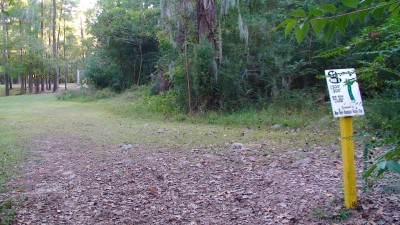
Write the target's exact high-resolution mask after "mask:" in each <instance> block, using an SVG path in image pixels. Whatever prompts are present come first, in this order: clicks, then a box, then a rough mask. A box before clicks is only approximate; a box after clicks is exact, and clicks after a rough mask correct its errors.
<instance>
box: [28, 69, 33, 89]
mask: <svg viewBox="0 0 400 225" xmlns="http://www.w3.org/2000/svg"><path fill="white" fill-rule="evenodd" d="M28 82H29V84H28V88H29V93H30V94H32V93H33V75H32V71H29V77H28Z"/></svg>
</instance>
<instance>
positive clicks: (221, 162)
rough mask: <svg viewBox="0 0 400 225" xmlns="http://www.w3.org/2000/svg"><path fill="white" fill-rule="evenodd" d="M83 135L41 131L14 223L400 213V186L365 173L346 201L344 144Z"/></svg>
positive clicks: (241, 220) (306, 220) (285, 219)
mask: <svg viewBox="0 0 400 225" xmlns="http://www.w3.org/2000/svg"><path fill="white" fill-rule="evenodd" d="M158 133H159V132H158ZM155 135H157V134H155ZM81 141H82V138H81V139H79V138H76V137H72V136H70V137H67V138H66V137H57V136H42V137H37V138H35V142H36V143H37V146H38V147H37V148H36V150H33V151H32V160H31V162H29V164H28V166H27V167H26V174H25V175H24V176H22V177H21V178H19V179H18V180H16V181H14V182H12V183H9V184H8V185H9V186H11V187H13V188H14V190H16V191H14V192H13V195H14V196H15V199H19V201H18V202H17V217H16V221H15V222H16V224H193V225H194V224H399V223H400V213H399V212H400V201H399V195H398V192H384V191H382V190H381V189H379V188H377V189H374V190H372V192H371V193H370V194H369V195H367V196H365V195H362V183H361V182H358V187H357V188H358V191H359V196H360V201H359V208H358V209H357V210H351V211H349V210H346V209H345V208H344V207H343V190H342V189H343V188H342V179H341V158H340V154H337V152H338V151H339V150H340V149H339V146H338V145H331V146H327V147H321V146H318V145H309V146H308V147H304V148H303V147H302V148H298V147H297V148H296V147H293V148H288V147H280V146H279V143H278V144H275V145H273V146H272V145H270V144H269V143H248V144H247V145H246V143H245V144H242V143H236V142H235V143H232V144H230V145H226V146H225V147H220V148H212V149H206V148H202V147H199V148H194V149H192V150H184V149H179V147H175V148H171V147H163V148H157V149H149V148H147V147H146V146H145V145H140V144H135V143H123V144H121V145H116V146H97V145H95V144H94V143H92V145H90V142H94V140H90V139H87V140H85V141H86V142H89V145H86V146H92V149H89V150H88V149H86V150H82V149H81ZM289 141H290V140H289ZM360 154H361V153H360ZM357 163H358V165H357V168H362V166H361V163H362V162H361V159H360V158H357ZM361 173H362V171H358V179H359V180H360V178H361ZM21 187H23V188H22V190H21Z"/></svg>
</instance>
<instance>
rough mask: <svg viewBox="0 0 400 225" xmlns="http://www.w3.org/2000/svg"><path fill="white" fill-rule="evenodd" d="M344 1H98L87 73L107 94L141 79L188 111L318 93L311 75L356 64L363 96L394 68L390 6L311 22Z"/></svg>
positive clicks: (317, 79)
mask: <svg viewBox="0 0 400 225" xmlns="http://www.w3.org/2000/svg"><path fill="white" fill-rule="evenodd" d="M343 2H345V3H346V4H347V5H350V6H354V4H353V1H339V0H336V1H329V4H325V1H318V0H307V1H296V0H288V1H265V0H220V1H216V0H197V1H189V0H162V1H151V0H149V1H135V2H132V1H128V0H120V1H113V0H107V1H106V0H99V1H98V3H97V5H96V7H95V9H94V10H93V11H92V13H91V17H90V18H89V21H88V22H89V27H90V31H89V32H90V33H91V35H92V36H93V38H94V39H93V40H95V41H93V43H94V46H93V47H94V48H93V52H92V53H93V54H91V55H90V56H89V58H88V60H87V71H86V72H87V75H88V76H89V78H90V80H91V82H92V83H93V84H95V85H96V86H97V87H100V88H105V87H110V88H112V89H113V90H116V91H122V90H125V89H127V88H129V87H130V86H131V85H142V84H149V83H150V84H151V85H152V86H154V88H153V94H158V93H168V94H167V95H168V96H170V97H171V98H173V99H174V101H175V102H176V103H177V104H178V105H179V106H180V107H181V108H182V109H183V110H186V111H188V112H199V111H206V110H209V109H214V110H215V109H216V110H235V109H240V108H243V107H248V106H249V105H251V106H257V105H263V104H265V103H267V102H271V101H273V100H274V99H277V98H281V97H287V98H290V96H291V95H292V94H293V91H295V92H296V91H297V93H298V92H301V93H302V94H304V95H306V94H309V93H311V92H314V91H316V90H320V92H323V90H324V88H325V86H324V80H323V79H321V76H320V75H322V74H323V71H324V70H325V69H329V68H347V67H356V68H358V69H359V70H358V73H359V74H360V75H362V77H363V78H362V79H361V83H362V86H363V88H364V89H365V90H364V91H365V93H370V92H375V91H376V90H378V89H383V87H387V88H389V86H390V85H389V84H388V82H389V83H390V82H391V83H392V84H393V83H395V80H396V76H398V74H399V68H398V65H399V64H398V63H397V62H398V60H399V59H398V57H397V56H396V54H395V52H398V50H397V48H395V49H393V48H392V47H391V45H392V44H394V43H395V42H396V40H398V39H397V38H398V32H397V31H396V30H395V27H397V26H398V17H389V16H388V15H392V14H393V13H392V12H393V10H394V9H391V11H389V10H379V11H376V12H374V13H373V12H372V11H370V14H365V13H364V14H362V15H360V14H356V16H357V18H358V17H361V16H362V19H359V20H358V19H356V20H354V21H353V19H354V18H353V17H352V16H349V17H344V19H340V18H339V19H338V20H337V21H336V20H335V21H333V20H328V19H326V20H325V19H324V18H321V19H318V20H316V18H317V17H318V16H319V17H321V16H327V17H331V18H335V16H336V13H346V12H347V11H348V10H349V7H348V6H347V5H346V4H343ZM356 2H358V1H356ZM362 2H363V3H362V5H363V7H364V6H365V7H372V6H376V5H379V4H381V2H383V1H362ZM318 6H320V7H318ZM378 8H379V7H378ZM350 9H351V8H350ZM308 11H310V12H311V13H310V14H309V15H310V17H307V16H308V15H306V12H307V14H308ZM290 12H292V13H290ZM363 12H364V11H363ZM288 16H290V17H292V18H294V19H290V18H289V20H286V19H287V18H288ZM388 17H389V18H390V19H388V20H387V19H386V18H388ZM297 19H298V20H297ZM313 19H314V20H313ZM350 20H351V22H349V21H350ZM282 21H284V22H283V23H281V22H282ZM298 21H300V22H298ZM302 21H307V23H304V22H302ZM310 21H311V25H309V23H310ZM280 23H281V25H279V24H280ZM344 23H345V26H344ZM302 24H303V25H302ZM278 25H279V26H278ZM325 25H326V26H325ZM282 26H284V27H285V29H275V28H278V27H282ZM309 27H313V28H314V30H315V29H317V31H320V30H323V32H315V33H314V32H311V28H310V29H308V28H309ZM306 28H307V29H306ZM346 28H347V30H350V32H344V30H345V29H346ZM293 29H295V33H291V32H290V31H292V30H293ZM336 30H338V31H339V32H340V35H338V34H337V32H335V31H336ZM285 36H286V37H285ZM397 55H398V54H397ZM99 65H101V66H99ZM378 65H383V66H382V67H378ZM377 74H379V76H377ZM322 97H323V95H322ZM320 98H321V95H318V96H316V97H315V99H316V101H317V100H318V99H320Z"/></svg>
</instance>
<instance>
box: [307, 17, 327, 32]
mask: <svg viewBox="0 0 400 225" xmlns="http://www.w3.org/2000/svg"><path fill="white" fill-rule="evenodd" d="M310 22H311V26H312V28H313V30H314V32H315V34H319V32H320V31H321V30H322V29H324V27H325V26H326V24H327V23H328V20H326V19H312V20H311V21H310Z"/></svg>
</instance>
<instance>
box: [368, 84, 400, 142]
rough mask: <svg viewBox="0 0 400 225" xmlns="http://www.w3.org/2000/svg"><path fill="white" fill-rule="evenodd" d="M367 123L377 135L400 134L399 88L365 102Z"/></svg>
mask: <svg viewBox="0 0 400 225" xmlns="http://www.w3.org/2000/svg"><path fill="white" fill-rule="evenodd" d="M365 107H366V117H367V120H368V123H369V125H370V127H371V129H372V130H373V133H377V134H378V135H379V136H382V137H384V136H392V137H393V136H399V134H400V90H396V89H393V90H391V91H388V92H386V93H384V94H381V95H380V96H379V97H377V98H375V99H371V100H369V101H367V102H366V104H365Z"/></svg>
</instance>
